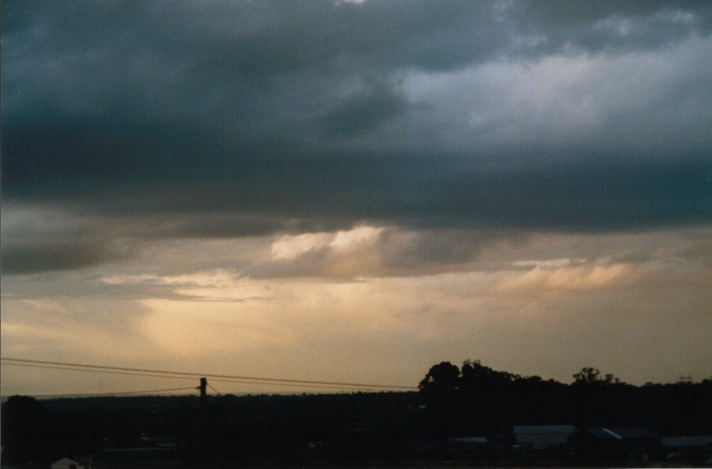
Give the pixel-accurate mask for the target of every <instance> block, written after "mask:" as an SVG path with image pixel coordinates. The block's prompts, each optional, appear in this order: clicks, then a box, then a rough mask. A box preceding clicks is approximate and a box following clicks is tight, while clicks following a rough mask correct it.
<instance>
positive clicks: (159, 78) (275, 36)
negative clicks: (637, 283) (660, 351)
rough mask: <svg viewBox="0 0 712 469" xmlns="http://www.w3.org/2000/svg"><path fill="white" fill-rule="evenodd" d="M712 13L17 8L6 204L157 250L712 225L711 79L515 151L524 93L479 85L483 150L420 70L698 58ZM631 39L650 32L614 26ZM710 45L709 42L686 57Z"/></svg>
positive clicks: (702, 72) (282, 6) (496, 7)
mask: <svg viewBox="0 0 712 469" xmlns="http://www.w3.org/2000/svg"><path fill="white" fill-rule="evenodd" d="M166 5H169V6H166ZM710 8H711V7H709V6H708V3H707V2H700V3H695V2H687V3H678V2H673V3H667V2H610V3H607V2H585V3H583V4H578V3H577V5H576V8H574V7H573V6H572V5H571V4H570V3H569V2H513V3H510V2H470V1H455V2H420V1H410V2H406V1H375V0H371V1H366V2H363V3H361V4H348V3H339V2H326V1H324V2H269V1H266V2H216V3H196V2H172V3H170V4H165V3H162V2H138V3H137V2H105V3H100V4H97V3H94V2H62V1H51V2H33V3H32V4H29V3H27V2H6V3H5V5H4V11H3V59H2V60H3V84H2V86H3V139H2V147H3V148H2V153H3V171H2V183H3V184H2V191H3V194H4V196H5V199H6V200H11V201H18V203H20V202H21V203H34V202H36V203H56V204H60V205H63V206H65V207H66V208H67V210H70V211H72V212H74V213H79V214H86V215H91V216H95V217H97V219H98V220H109V219H112V218H113V217H126V218H133V219H134V223H133V225H134V226H137V227H140V228H137V229H138V231H139V232H140V233H141V234H140V235H139V237H142V236H143V237H186V236H194V237H223V236H225V237H229V236H244V235H257V234H265V233H274V232H277V231H295V232H298V231H318V230H323V229H337V228H348V227H349V226H352V225H353V224H354V223H357V222H358V221H362V220H366V221H371V222H374V223H378V224H397V225H402V226H405V227H415V228H433V229H435V228H443V227H448V228H453V227H454V228H467V229H470V228H482V229H486V230H487V229H494V230H497V229H504V230H514V231H518V230H574V231H588V230H595V231H606V230H620V229H638V228H649V227H658V226H669V225H677V224H702V223H709V221H710V219H712V213H711V212H710V210H711V209H710V206H712V204H710V200H712V189H711V188H710V187H712V185H711V184H710V178H711V177H712V176H711V173H712V166H710V164H709V158H707V156H708V152H709V136H708V135H707V133H706V132H704V130H705V129H706V127H707V125H706V124H707V123H709V120H710V114H709V111H708V109H709V106H708V105H707V104H708V103H709V100H710V98H711V96H710V94H709V92H708V91H705V90H706V89H707V88H708V87H706V86H705V85H706V83H707V81H708V80H709V70H707V69H706V68H704V67H702V66H700V67H698V68H696V69H685V70H680V71H679V73H678V74H674V75H673V74H671V75H670V76H669V77H666V80H667V81H665V80H661V82H662V83H663V85H664V84H666V83H667V84H668V85H667V86H663V85H660V86H658V84H657V83H656V87H654V88H653V90H652V91H651V93H650V94H651V95H656V94H657V93H658V91H660V92H662V93H663V94H662V95H660V96H659V97H658V98H657V100H656V101H655V102H653V103H652V104H651V103H647V102H646V103H642V104H636V103H632V104H631V105H630V109H626V108H625V107H624V106H620V107H618V103H619V102H620V101H621V100H623V101H624V100H625V99H626V96H619V95H617V94H611V96H610V97H609V98H610V99H611V100H613V99H614V98H615V100H616V102H615V104H616V106H611V107H610V108H606V114H604V117H606V118H607V119H606V122H605V124H604V125H601V126H598V127H594V128H593V129H588V128H587V129H584V131H581V132H580V133H582V134H584V136H583V137H581V136H580V135H574V134H575V133H576V132H571V131H562V130H561V129H562V128H566V127H565V126H562V125H561V124H562V123H561V122H560V121H557V119H558V118H561V115H560V114H557V113H555V112H553V113H551V114H550V115H549V114H545V115H543V116H542V115H541V114H537V113H535V112H533V113H532V114H531V119H536V118H537V117H541V118H543V119H547V120H546V122H541V123H539V124H537V123H536V122H535V123H532V124H530V125H529V127H525V128H522V129H518V130H519V131H517V132H515V135H508V134H507V132H506V131H502V132H501V134H502V135H503V137H502V138H503V139H504V138H505V137H506V138H507V139H508V140H507V141H506V142H505V143H502V142H495V143H491V142H489V141H488V140H487V135H491V132H493V131H494V130H502V129H504V130H506V129H507V128H514V129H515V130H517V127H516V126H515V127H512V126H511V119H510V120H509V121H508V120H507V118H508V115H507V114H506V113H504V114H503V115H498V114H497V113H496V112H494V111H495V110H496V108H497V107H498V106H499V107H502V106H504V105H505V104H506V100H507V98H508V95H507V90H506V89H505V90H500V94H499V95H497V96H496V99H495V98H492V99H487V96H484V97H482V98H479V97H478V93H481V94H483V95H484V94H486V93H490V92H492V90H491V89H490V88H486V87H483V86H480V85H481V84H475V85H476V86H475V85H473V86H472V87H471V88H468V89H466V90H464V91H463V93H469V95H472V96H475V97H477V99H474V98H473V99H471V100H470V101H469V104H472V105H473V106H480V108H479V110H481V111H482V112H483V113H484V114H485V115H488V113H489V116H490V117H492V119H493V120H492V122H493V123H491V124H492V125H491V126H490V127H491V128H490V130H489V131H488V132H490V133H489V134H487V132H485V133H481V134H477V135H475V136H474V137H473V135H472V134H473V133H476V132H473V131H472V129H468V128H467V126H465V125H453V124H457V122H453V119H460V120H462V121H465V120H466V119H467V118H468V112H469V110H470V109H469V108H468V109H465V108H464V107H462V108H457V107H456V105H457V104H459V103H457V102H455V103H447V105H443V106H442V107H441V108H438V109H439V112H441V114H438V113H436V112H435V111H434V109H436V107H437V105H438V103H425V104H424V103H422V102H418V101H417V100H413V99H412V98H411V97H409V96H408V94H407V93H406V90H405V89H404V85H403V83H404V77H406V76H408V74H413V73H419V74H425V75H428V74H437V73H451V72H456V71H458V70H466V69H468V67H470V68H474V69H476V68H477V67H482V66H483V65H484V64H487V63H489V62H492V61H504V62H507V61H513V62H517V61H519V60H524V62H522V63H526V61H527V60H532V57H542V56H544V55H545V54H560V53H562V51H568V52H567V53H568V54H575V53H579V52H571V50H574V51H589V52H595V53H608V52H610V53H614V52H615V51H630V50H637V49H640V50H641V51H650V50H654V48H655V47H659V46H661V45H663V44H672V43H678V44H686V43H684V41H686V40H688V39H689V38H690V37H692V36H695V35H698V36H703V35H707V34H709V31H710V23H711V20H710V18H711V17H712V14H710ZM616 27H627V28H629V31H630V32H629V33H626V34H619V35H612V34H610V31H607V30H606V28H609V29H610V28H616ZM707 45H708V42H704V41H702V42H701V43H700V42H699V41H698V43H697V47H698V49H694V50H693V52H692V54H691V58H690V61H688V62H683V65H684V64H687V63H689V62H692V61H693V60H694V59H696V58H698V57H699V56H700V55H701V54H703V53H704V48H705V47H707ZM567 48H568V49H567ZM583 56H585V54H583ZM698 62H700V61H699V60H698ZM700 63H701V62H700ZM619 79H620V77H617V76H611V80H613V81H615V80H619ZM636 79H640V80H645V74H644V73H641V74H640V75H638V76H637V77H636ZM646 83H647V82H646ZM585 85H586V83H580V86H585ZM603 89H604V90H605V87H603ZM446 92H447V90H445V91H444V92H443V93H446ZM574 92H577V91H576V90H574ZM436 96H437V95H436ZM639 96H640V97H642V98H645V99H649V98H650V96H649V95H645V94H642V95H639ZM502 103H505V104H502ZM460 104H461V103H460ZM535 104H537V105H538V104H539V103H535ZM575 104H576V103H575ZM428 106H430V107H428ZM532 107H533V109H534V110H535V111H536V109H537V106H536V105H533V106H532ZM456 110H457V112H455V111H456ZM663 112H664V113H665V114H661V113H663ZM636 113H637V114H636ZM493 114H494V115H493ZM640 114H645V115H644V116H641V115H640ZM453 116H455V117H453ZM500 117H501V118H502V119H499V120H497V118H500ZM564 117H566V116H565V115H564ZM632 118H633V119H632ZM507 122H510V124H507ZM695 122H697V124H695ZM515 124H516V122H515ZM535 124H536V125H535ZM695 125H696V126H697V127H695ZM508 126H509V127H508ZM676 126H677V127H676ZM661 127H664V130H663V131H659V129H660V128H661ZM542 129H543V131H542ZM475 130H477V131H481V130H482V129H481V128H480V129H475ZM574 130H580V129H574ZM468 132H469V133H468ZM676 135H677V137H676ZM325 137H327V138H325ZM663 140H664V141H663ZM453 142H454V143H453ZM631 142H632V143H631ZM641 142H642V143H641ZM645 142H649V143H645ZM650 142H652V143H650ZM652 147H654V148H652ZM651 148H652V149H651ZM649 154H654V156H655V158H654V159H653V160H654V161H651V159H650V158H648V157H649ZM560 161H566V163H565V164H559V163H560ZM163 221H165V223H164V222H163ZM23 249H24V248H23ZM432 250H433V252H432V253H431V254H432V255H434V256H436V257H437V254H438V253H437V252H436V251H437V249H436V248H433V249H432ZM61 251H62V250H61V249H58V250H57V252H61ZM47 254H48V257H47V259H50V258H53V257H52V256H49V253H47ZM103 255H104V254H102V252H96V253H95V254H94V255H93V257H94V258H96V259H100V258H102V257H101V256H103ZM87 256H88V257H92V256H89V255H88V254H87ZM40 257H41V256H40ZM61 257H62V256H61V255H60V254H56V253H55V255H54V258H56V259H60V258H61ZM406 257H407V256H406ZM66 262H68V260H66V259H65V260H64V261H61V262H60V261H59V260H58V261H57V262H56V264H57V265H60V264H62V263H66ZM76 262H79V261H76ZM82 262H83V261H82ZM86 262H89V261H86ZM394 262H401V261H394ZM403 262H405V261H403ZM413 262H417V259H415V260H413ZM80 263H81V262H80ZM52 264H53V263H52V262H50V263H49V264H48V265H52ZM10 265H11V266H12V263H10ZM67 265H70V264H67ZM19 268H20V269H22V267H19ZM26 268H29V267H26Z"/></svg>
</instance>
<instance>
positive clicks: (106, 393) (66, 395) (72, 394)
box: [32, 386, 195, 398]
mask: <svg viewBox="0 0 712 469" xmlns="http://www.w3.org/2000/svg"><path fill="white" fill-rule="evenodd" d="M194 389H195V388H193V387H192V386H191V387H188V388H171V389H144V390H141V391H118V392H102V393H95V392H94V393H71V394H70V393H67V394H32V397H53V398H60V397H101V396H127V395H132V394H142V395H150V394H151V393H161V392H176V391H188V390H190V391H193V390H194Z"/></svg>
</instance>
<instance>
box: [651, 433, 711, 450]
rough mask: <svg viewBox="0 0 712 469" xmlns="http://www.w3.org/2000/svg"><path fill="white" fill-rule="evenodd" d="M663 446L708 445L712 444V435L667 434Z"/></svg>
mask: <svg viewBox="0 0 712 469" xmlns="http://www.w3.org/2000/svg"><path fill="white" fill-rule="evenodd" d="M663 446H667V447H706V446H712V435H698V436H666V437H664V438H663Z"/></svg>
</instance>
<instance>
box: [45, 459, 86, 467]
mask: <svg viewBox="0 0 712 469" xmlns="http://www.w3.org/2000/svg"><path fill="white" fill-rule="evenodd" d="M51 468H52V469H91V464H89V463H87V462H86V461H82V462H79V461H76V460H74V459H70V458H62V459H60V460H59V461H55V462H53V463H52V466H51Z"/></svg>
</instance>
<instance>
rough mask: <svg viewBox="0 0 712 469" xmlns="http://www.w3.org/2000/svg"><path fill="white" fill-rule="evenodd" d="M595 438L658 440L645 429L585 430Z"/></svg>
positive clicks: (597, 428) (655, 435)
mask: <svg viewBox="0 0 712 469" xmlns="http://www.w3.org/2000/svg"><path fill="white" fill-rule="evenodd" d="M586 431H587V432H588V433H590V434H591V435H593V436H594V437H596V438H600V439H604V440H631V439H635V440H640V439H652V438H660V436H659V435H657V434H655V433H653V432H651V431H650V430H648V429H647V428H645V427H596V428H588V429H586Z"/></svg>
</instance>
